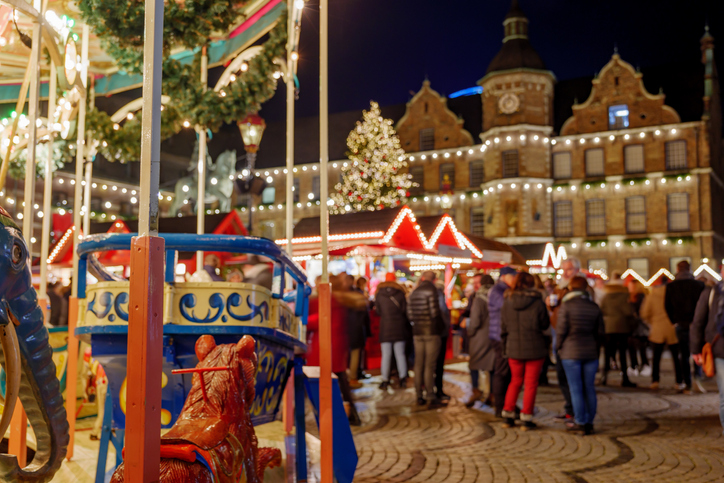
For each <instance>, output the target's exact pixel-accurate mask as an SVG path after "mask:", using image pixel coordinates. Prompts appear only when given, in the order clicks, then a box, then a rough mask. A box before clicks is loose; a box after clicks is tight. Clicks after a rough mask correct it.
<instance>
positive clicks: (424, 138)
mask: <svg viewBox="0 0 724 483" xmlns="http://www.w3.org/2000/svg"><path fill="white" fill-rule="evenodd" d="M432 149H435V128H434V127H429V128H427V129H420V151H430V150H432Z"/></svg>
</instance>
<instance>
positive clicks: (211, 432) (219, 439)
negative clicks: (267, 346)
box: [111, 335, 281, 483]
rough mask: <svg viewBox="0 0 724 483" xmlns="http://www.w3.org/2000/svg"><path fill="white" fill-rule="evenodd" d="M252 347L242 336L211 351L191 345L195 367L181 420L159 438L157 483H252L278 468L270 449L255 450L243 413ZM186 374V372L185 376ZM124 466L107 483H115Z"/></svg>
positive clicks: (253, 364) (210, 341)
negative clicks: (196, 360) (238, 339)
mask: <svg viewBox="0 0 724 483" xmlns="http://www.w3.org/2000/svg"><path fill="white" fill-rule="evenodd" d="M254 346H255V342H254V339H253V338H251V336H248V335H245V336H244V337H243V338H242V339H241V340H240V341H239V342H238V343H237V344H224V345H219V346H217V345H216V342H214V338H213V337H212V336H210V335H203V336H201V337H200V338H199V339H198V340H197V341H196V347H195V349H196V356H197V357H198V359H199V363H198V365H197V366H196V369H191V370H190V371H193V372H195V373H194V375H193V384H192V387H191V391H190V392H189V395H188V397H187V398H186V403H185V404H184V407H183V409H182V410H181V414H180V415H179V418H178V420H177V421H176V423H175V424H174V425H173V427H172V428H171V429H170V430H169V431H168V432H167V433H166V434H165V435H164V436H163V437H162V438H161V477H160V480H159V481H160V482H190V483H212V482H214V483H216V482H218V483H232V482H235V483H236V482H245V483H258V482H261V481H262V480H263V479H264V470H265V469H266V468H267V467H270V468H273V467H275V466H278V465H279V464H280V463H281V452H280V450H279V449H276V448H258V447H257V439H256V433H255V432H254V426H253V425H252V423H251V417H250V415H249V411H250V410H251V405H252V404H253V402H254V384H255V375H256V368H257V358H256V353H255V352H254ZM186 371H188V370H186ZM123 468H124V465H123V464H121V465H120V466H119V467H118V468H117V469H116V471H115V473H114V474H113V478H111V483H121V482H123V481H124V477H123Z"/></svg>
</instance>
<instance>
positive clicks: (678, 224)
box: [666, 193, 689, 231]
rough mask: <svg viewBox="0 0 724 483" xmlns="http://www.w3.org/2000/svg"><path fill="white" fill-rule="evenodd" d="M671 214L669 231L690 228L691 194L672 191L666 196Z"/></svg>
mask: <svg viewBox="0 0 724 483" xmlns="http://www.w3.org/2000/svg"><path fill="white" fill-rule="evenodd" d="M666 205H667V209H668V214H669V231H688V230H689V195H688V194H687V193H671V194H670V195H669V196H667V197H666Z"/></svg>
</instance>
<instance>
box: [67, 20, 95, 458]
mask: <svg viewBox="0 0 724 483" xmlns="http://www.w3.org/2000/svg"><path fill="white" fill-rule="evenodd" d="M82 36H83V38H82V39H81V42H82V43H81V48H80V53H81V70H80V73H79V74H80V80H81V82H82V83H83V86H84V87H87V86H88V42H89V40H90V27H88V26H87V25H83V32H82ZM86 92H87V90H86ZM86 95H87V94H84V95H83V98H82V99H81V100H80V105H79V106H78V137H77V142H76V151H75V193H74V200H73V228H74V232H73V286H72V292H71V297H70V306H69V308H68V365H67V366H66V371H65V373H66V378H67V381H68V382H67V384H66V388H65V410H66V412H67V413H68V425H69V426H70V443H69V444H68V454H67V456H66V457H67V458H68V460H70V459H71V458H72V457H73V445H74V443H75V412H76V397H77V394H76V383H77V380H78V339H76V337H75V326H76V324H77V323H78V252H77V248H78V244H80V241H81V239H82V235H81V228H80V226H81V216H80V211H81V207H82V205H83V187H82V181H83V160H84V159H85V111H86V105H85V104H86V102H85V101H86V100H85V96H86Z"/></svg>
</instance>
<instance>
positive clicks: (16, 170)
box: [8, 141, 75, 180]
mask: <svg viewBox="0 0 724 483" xmlns="http://www.w3.org/2000/svg"><path fill="white" fill-rule="evenodd" d="M74 156H75V149H70V145H69V144H68V142H66V141H55V143H53V171H57V170H59V169H61V168H62V167H63V166H65V165H66V164H68V163H71V162H73V160H74V159H75V158H74ZM27 159H28V150H27V149H23V150H21V151H20V152H19V153H18V155H17V156H15V157H14V158H13V159H11V160H10V164H9V166H8V174H9V175H10V177H11V178H13V179H18V180H20V179H25V162H26V160H27ZM47 159H48V143H47V142H45V143H38V147H37V149H36V152H35V177H36V178H39V179H45V163H46V162H47Z"/></svg>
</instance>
